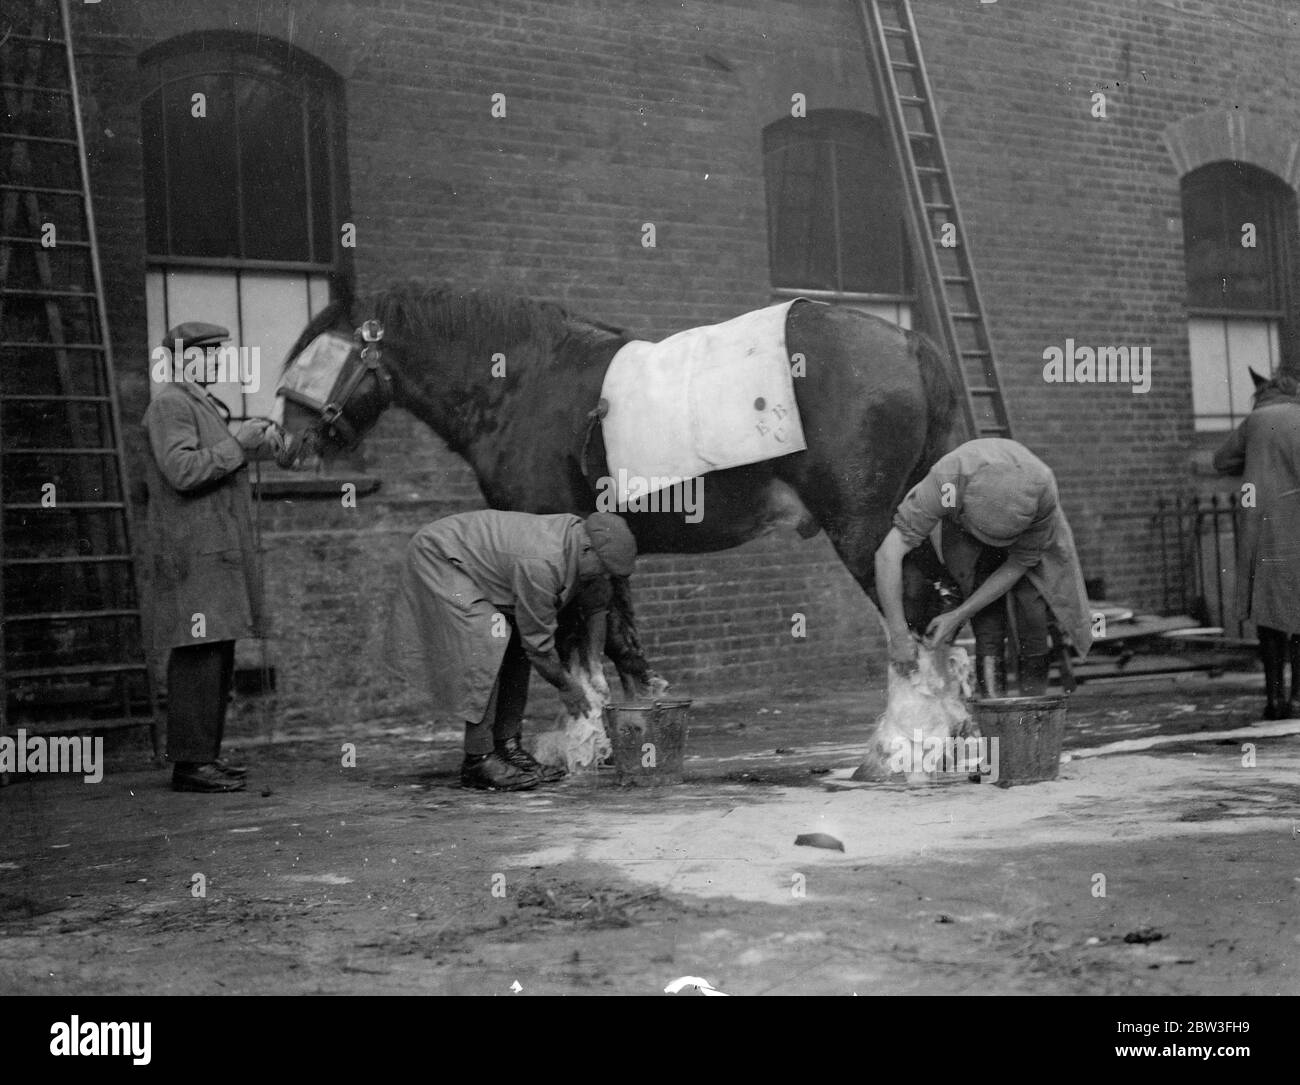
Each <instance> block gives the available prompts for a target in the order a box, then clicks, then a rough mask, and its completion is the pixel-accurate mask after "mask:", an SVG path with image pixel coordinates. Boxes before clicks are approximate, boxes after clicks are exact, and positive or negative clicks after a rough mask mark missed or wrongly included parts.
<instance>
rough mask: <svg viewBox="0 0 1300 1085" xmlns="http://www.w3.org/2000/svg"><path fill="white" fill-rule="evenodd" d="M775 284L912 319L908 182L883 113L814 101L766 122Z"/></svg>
mask: <svg viewBox="0 0 1300 1085" xmlns="http://www.w3.org/2000/svg"><path fill="white" fill-rule="evenodd" d="M763 173H764V181H765V184H766V188H767V219H768V254H769V261H770V266H771V275H772V287H773V292H774V293H775V294H777V295H786V296H788V295H791V294H800V293H802V294H806V295H812V296H818V297H824V298H826V299H827V300H838V301H843V302H848V303H852V304H855V305H858V306H859V307H862V308H866V309H869V310H871V311H875V312H879V313H880V315H883V316H886V317H887V318H888V319H891V320H896V321H898V322H899V323H904V324H906V325H910V323H911V304H912V301H913V300H914V295H913V289H912V268H911V260H910V253H909V248H908V242H907V231H906V222H905V219H904V205H903V188H902V182H901V179H900V174H899V170H898V167H897V164H896V162H895V161H894V157H893V152H892V148H891V147H890V144H889V138H888V133H887V132H886V130H885V127H884V124H883V122H882V121H881V119H880V118H879V117H874V116H871V115H869V114H866V113H858V112H854V111H852V110H846V109H822V110H813V111H812V112H810V113H809V114H808V115H807V116H806V117H786V118H784V119H782V120H780V121H777V122H776V123H774V124H770V125H768V126H767V127H766V128H765V129H764V130H763Z"/></svg>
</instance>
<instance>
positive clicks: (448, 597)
mask: <svg viewBox="0 0 1300 1085" xmlns="http://www.w3.org/2000/svg"><path fill="white" fill-rule="evenodd" d="M635 561H636V542H635V540H634V539H633V538H632V533H631V531H629V530H628V527H627V525H626V524H625V523H624V522H623V520H622V518H621V517H619V516H615V515H614V514H612V513H605V512H597V513H593V514H592V515H591V516H588V517H587V518H586V519H585V520H582V519H580V518H579V517H577V516H572V515H568V514H559V515H554V516H534V515H530V514H528V513H522V512H501V511H498V510H495V509H485V510H482V511H479V512H466V513H461V514H459V515H456V516H448V517H445V518H443V519H441V520H435V521H433V522H432V523H430V524H426V525H425V526H424V527H423V528H421V529H420V530H419V531H418V532H416V534H415V537H414V538H413V539H412V540H411V543H410V546H409V547H408V548H407V553H406V560H405V562H404V564H403V567H402V571H401V575H400V579H399V586H398V592H397V597H396V601H395V605H394V609H393V614H392V619H391V623H390V625H389V630H388V645H387V648H388V656H389V659H390V663H391V665H392V666H393V668H394V669H395V670H396V671H397V672H398V673H399V674H401V675H402V676H403V677H405V678H407V679H408V680H410V681H412V682H413V683H416V684H418V685H420V686H422V687H423V688H425V689H427V690H428V691H429V693H430V695H431V697H432V699H433V703H434V705H435V706H436V708H437V709H438V710H440V711H441V712H442V713H444V714H445V715H449V716H451V717H453V718H457V719H460V720H461V721H463V722H464V724H465V760H464V763H463V764H462V766H461V774H460V776H461V783H462V784H463V785H464V786H465V787H473V788H479V789H483V790H493V791H523V790H527V789H529V788H533V787H536V786H537V785H538V784H540V783H551V782H553V781H555V780H557V779H559V778H560V777H561V776H563V775H564V770H563V769H556V768H551V767H549V766H544V765H542V764H540V763H539V762H538V761H536V760H535V759H534V758H533V757H532V756H531V755H530V754H529V753H528V752H527V751H526V750H524V748H523V746H522V745H521V744H520V733H521V730H522V724H523V716H524V707H525V705H526V703H527V698H528V679H529V664H531V665H532V667H533V668H534V669H536V671H537V673H538V674H540V675H541V676H542V677H543V678H545V679H546V681H548V682H549V683H550V684H551V685H553V686H555V687H556V689H558V690H559V691H560V699H561V700H562V701H563V702H564V706H565V708H566V709H567V710H568V711H569V712H570V713H571V714H572V715H575V716H577V715H581V714H583V713H584V712H587V711H588V710H589V709H590V708H592V707H594V706H591V705H589V704H588V702H587V697H586V694H585V693H584V692H583V691H582V689H581V687H580V686H579V685H578V684H577V683H575V682H574V681H573V679H572V678H571V677H570V676H569V674H568V672H567V671H566V670H565V669H564V667H563V665H562V664H561V662H560V657H559V655H558V653H557V652H556V646H555V635H556V629H557V626H558V624H559V615H560V611H561V610H563V609H564V608H565V607H566V606H568V605H569V604H571V603H572V604H574V605H575V606H577V607H578V608H579V609H580V610H581V612H582V616H583V618H584V620H585V621H586V622H587V623H591V622H593V621H602V620H603V616H604V611H605V610H606V609H607V608H608V604H609V598H610V594H611V590H610V585H609V577H610V576H611V575H615V576H628V575H630V574H631V572H632V567H633V564H634V562H635Z"/></svg>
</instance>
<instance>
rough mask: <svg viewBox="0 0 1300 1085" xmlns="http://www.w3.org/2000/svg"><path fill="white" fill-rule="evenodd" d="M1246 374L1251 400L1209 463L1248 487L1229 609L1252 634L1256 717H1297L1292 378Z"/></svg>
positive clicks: (1299, 595)
mask: <svg viewBox="0 0 1300 1085" xmlns="http://www.w3.org/2000/svg"><path fill="white" fill-rule="evenodd" d="M1251 376H1252V377H1254V379H1255V389H1256V390H1255V402H1254V407H1253V409H1252V410H1251V412H1250V414H1248V415H1247V416H1246V419H1245V421H1243V422H1242V423H1241V425H1239V426H1238V427H1237V428H1236V429H1235V430H1234V431H1233V433H1232V436H1231V437H1229V438H1228V440H1227V441H1226V442H1224V444H1223V446H1222V447H1221V448H1220V449H1219V450H1218V451H1217V452H1216V453H1215V454H1214V467H1215V469H1216V470H1217V471H1219V472H1221V473H1222V474H1225V475H1240V476H1241V478H1242V479H1243V485H1244V484H1245V483H1249V484H1250V486H1251V487H1252V489H1253V493H1251V494H1250V496H1249V497H1247V495H1246V494H1245V493H1243V495H1242V500H1241V504H1240V509H1241V512H1240V516H1239V518H1238V521H1237V522H1238V524H1239V525H1240V527H1239V531H1240V536H1239V538H1238V543H1237V612H1238V615H1239V616H1240V618H1241V619H1242V621H1248V622H1254V623H1255V631H1256V634H1257V635H1258V637H1259V654H1260V657H1261V659H1262V660H1263V662H1264V690H1265V695H1266V700H1265V707H1264V718H1265V719H1268V720H1280V719H1291V718H1293V717H1300V380H1297V378H1296V377H1294V376H1292V375H1290V374H1287V373H1283V374H1278V375H1277V376H1275V377H1273V378H1272V379H1271V380H1265V379H1264V378H1263V377H1260V376H1259V375H1258V374H1256V373H1254V372H1253V371H1252V372H1251ZM1288 648H1289V654H1290V656H1291V696H1290V698H1289V699H1288V697H1287V691H1286V675H1285V667H1286V657H1287V655H1288Z"/></svg>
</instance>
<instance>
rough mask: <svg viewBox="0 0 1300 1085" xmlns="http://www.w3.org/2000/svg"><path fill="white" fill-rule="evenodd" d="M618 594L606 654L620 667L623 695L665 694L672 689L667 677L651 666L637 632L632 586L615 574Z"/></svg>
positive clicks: (611, 606)
mask: <svg viewBox="0 0 1300 1085" xmlns="http://www.w3.org/2000/svg"><path fill="white" fill-rule="evenodd" d="M610 580H611V581H612V583H613V587H614V595H613V598H612V599H611V600H610V604H609V621H608V628H607V631H606V636H605V654H606V655H608V656H609V658H610V659H611V660H612V661H613V663H614V666H615V667H616V668H617V669H618V678H619V681H620V682H621V683H622V685H623V696H624V697H626V698H627V699H628V700H629V701H635V700H645V699H647V698H652V697H658V696H661V695H662V694H663V693H664V691H665V690H667V689H668V683H667V681H665V679H664V678H663V677H662V676H660V675H659V674H656V673H655V672H654V671H652V670H651V669H650V664H649V663H648V662H647V661H646V657H645V651H644V650H643V649H642V647H641V638H640V637H638V636H637V632H636V616H635V615H634V614H633V612H632V587H631V584H630V582H629V580H628V578H627V577H625V576H615V577H611V578H610Z"/></svg>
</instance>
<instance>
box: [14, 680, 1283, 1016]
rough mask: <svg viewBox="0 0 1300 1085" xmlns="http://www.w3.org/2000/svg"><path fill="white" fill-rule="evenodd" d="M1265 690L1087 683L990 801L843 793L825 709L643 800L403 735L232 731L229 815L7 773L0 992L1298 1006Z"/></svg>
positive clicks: (743, 714) (716, 717) (137, 774)
mask: <svg viewBox="0 0 1300 1085" xmlns="http://www.w3.org/2000/svg"><path fill="white" fill-rule="evenodd" d="M1261 685H1262V680H1261V678H1260V676H1259V675H1257V674H1256V675H1228V676H1225V677H1221V678H1216V679H1210V678H1205V677H1202V676H1192V677H1181V678H1178V679H1150V680H1143V681H1140V682H1128V683H1125V682H1113V683H1098V684H1095V685H1094V684H1088V685H1085V686H1084V687H1083V688H1082V689H1081V690H1080V691H1079V692H1078V693H1077V694H1076V695H1075V696H1074V698H1073V699H1072V702H1071V707H1070V723H1069V728H1068V731H1067V737H1066V752H1067V754H1068V755H1069V758H1070V759H1069V760H1067V761H1065V762H1064V763H1063V764H1062V766H1061V772H1060V778H1059V779H1058V780H1056V781H1054V782H1050V783H1041V784H1035V785H1031V786H1024V787H1013V788H1007V789H1004V788H998V787H992V786H989V785H988V784H987V783H985V784H972V783H970V782H968V781H967V780H966V779H964V778H962V779H961V781H960V782H953V783H944V784H935V785H929V786H913V787H908V786H904V785H894V784H889V785H880V784H877V785H856V784H853V783H852V782H851V781H849V780H848V776H849V775H850V773H851V772H852V769H853V768H854V766H856V765H857V763H858V762H859V761H860V760H861V756H862V752H863V750H864V748H865V743H866V739H867V736H868V733H869V731H870V727H871V723H872V721H873V720H874V718H875V716H876V715H877V714H878V712H879V711H880V710H881V708H882V707H883V696H882V692H881V691H880V690H874V691H872V692H870V693H866V692H863V691H861V690H853V689H838V690H831V691H825V690H821V691H816V692H815V693H814V692H811V691H800V690H786V691H783V692H781V693H779V694H771V695H764V696H759V695H754V694H745V695H734V696H714V697H708V698H699V699H697V700H696V704H695V709H694V717H693V723H692V729H691V733H690V740H689V745H688V761H687V765H686V773H687V778H686V782H685V783H684V784H682V785H681V786H679V787H672V788H664V789H628V790H623V789H619V788H617V787H615V786H613V785H612V781H611V773H610V772H609V771H608V770H606V771H601V772H595V773H588V774H585V775H583V776H579V777H573V778H570V779H569V780H566V781H565V782H563V783H562V784H560V785H557V786H554V787H550V788H544V789H539V790H537V791H535V792H531V793H525V794H513V795H497V794H485V793H479V792H470V791H464V790H462V789H461V788H460V787H459V784H458V780H457V771H456V770H457V767H458V764H459V760H460V749H459V736H458V735H455V734H452V733H451V732H438V733H434V732H433V731H432V729H431V728H429V727H428V726H426V725H422V724H418V723H414V722H412V723H410V724H404V725H394V726H390V727H386V728H384V729H382V730H381V729H376V730H374V731H372V732H370V733H366V734H357V733H355V731H352V732H349V731H344V730H336V731H328V732H316V733H312V734H301V735H297V736H293V737H291V738H290V737H285V736H281V737H280V738H279V739H278V740H277V741H275V742H264V741H258V740H256V739H251V738H250V739H248V740H245V741H244V742H243V743H242V745H241V746H240V747H237V748H234V749H232V750H230V751H229V752H231V753H233V754H234V755H236V756H238V757H240V758H242V759H243V760H246V761H247V762H248V763H249V764H250V765H251V766H252V775H251V781H252V783H251V785H250V788H249V790H248V791H246V792H244V793H240V794H233V795H218V796H201V795H188V794H176V793H173V792H172V791H170V790H169V789H168V788H167V786H166V784H167V779H168V777H167V774H166V772H165V771H164V770H161V769H158V768H155V767H153V766H151V765H149V764H148V763H147V759H146V758H145V757H144V756H143V755H136V756H134V757H132V756H127V757H126V758H125V762H124V763H123V764H121V765H119V767H118V768H117V770H116V771H114V772H111V773H110V774H109V775H107V776H106V777H105V779H104V780H103V782H102V783H99V784H95V785H90V784H84V783H81V782H80V781H79V780H72V779H68V778H43V779H40V780H36V781H30V780H25V779H24V780H21V781H19V782H16V783H14V784H11V785H10V786H8V787H5V788H3V789H0V840H2V841H3V842H4V843H3V845H2V846H0V993H5V994H11V993H62V994H73V993H92V994H110V993H130V994H153V993H164V994H216V993H285V994H288V993H306V992H327V993H344V992H346V993H374V994H378V993H435V994H437V993H448V994H451V993H456V994H506V993H509V992H510V991H512V990H514V985H515V984H518V985H519V987H518V993H521V994H562V993H619V994H655V993H658V992H661V991H663V990H664V988H665V986H667V985H669V984H671V983H672V981H674V980H677V979H680V978H682V977H698V978H702V979H704V980H707V981H708V982H709V983H710V984H711V985H712V986H713V987H714V988H716V989H718V990H721V991H724V992H726V993H729V994H769V993H781V994H852V993H855V992H856V993H858V994H897V993H917V994H920V993H927V994H931V993H960V994H1011V993H1017V994H1074V993H1096V994H1203V993H1222V994H1239V993H1253V994H1282V993H1286V994H1294V993H1297V992H1300V908H1297V905H1298V904H1300V783H1298V782H1300V721H1291V722H1290V723H1284V724H1275V725H1264V724H1260V723H1257V722H1256V720H1257V715H1258V709H1259V708H1260V707H1261V702H1262V695H1261V693H1260V686H1261ZM543 725H544V726H548V725H549V721H545V722H544V724H543ZM531 726H532V727H533V728H534V729H536V728H537V727H538V726H539V725H538V724H537V723H536V722H534V723H533V724H532V725H531ZM1237 732H1240V733H1237ZM1153 737H1154V738H1157V739H1159V740H1160V741H1161V742H1163V743H1164V744H1159V745H1155V746H1153V747H1152V748H1150V749H1145V750H1133V749H1132V748H1131V746H1132V745H1133V744H1134V743H1133V740H1142V739H1148V738H1153ZM1119 742H1123V743H1128V746H1121V747H1119V748H1118V750H1116V749H1115V747H1112V746H1109V745H1108V744H1112V743H1119ZM344 743H354V744H355V745H356V767H342V765H341V761H342V756H341V748H342V746H343V744H344ZM1108 749H1110V750H1112V751H1114V752H1106V751H1107V750H1108ZM810 833H824V834H828V835H829V836H833V837H834V838H836V839H837V840H838V841H839V842H840V843H841V844H842V846H843V851H842V852H841V851H839V850H828V849H825V848H820V847H808V846H796V845H795V843H794V840H795V837H796V836H799V835H801V834H810ZM196 875H201V876H202V879H201V887H202V890H203V893H202V895H199V887H200V879H198V878H196ZM688 989H690V988H689V987H688Z"/></svg>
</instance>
